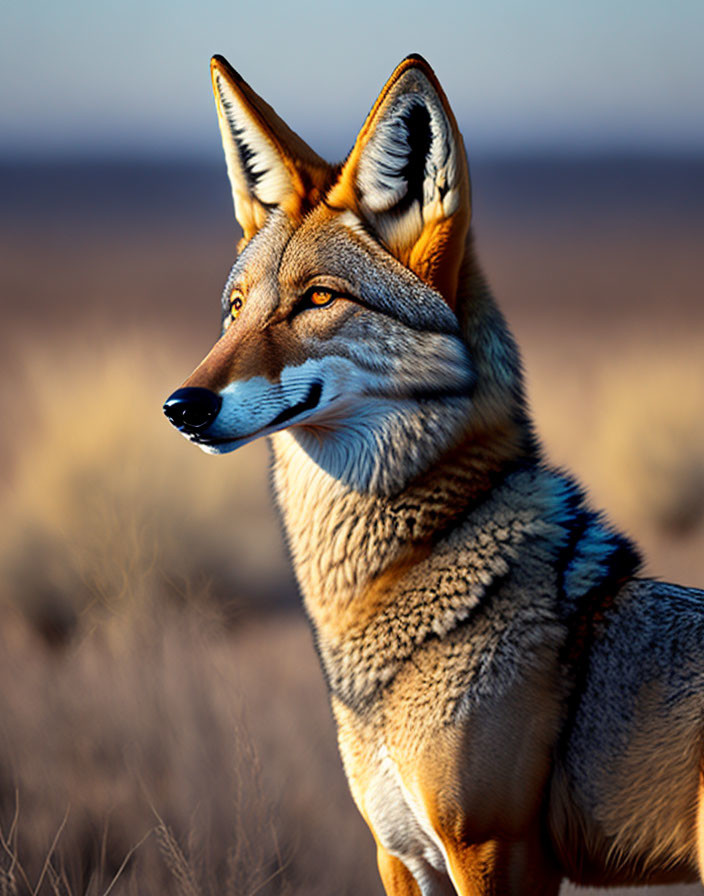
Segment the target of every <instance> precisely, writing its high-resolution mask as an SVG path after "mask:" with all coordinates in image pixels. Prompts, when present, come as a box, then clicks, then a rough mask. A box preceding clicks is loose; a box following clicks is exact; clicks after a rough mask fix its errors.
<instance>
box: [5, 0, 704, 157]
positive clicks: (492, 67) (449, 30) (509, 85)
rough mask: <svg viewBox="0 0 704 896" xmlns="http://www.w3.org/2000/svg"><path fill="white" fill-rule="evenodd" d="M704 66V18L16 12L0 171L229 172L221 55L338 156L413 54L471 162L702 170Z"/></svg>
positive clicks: (137, 4)
mask: <svg viewBox="0 0 704 896" xmlns="http://www.w3.org/2000/svg"><path fill="white" fill-rule="evenodd" d="M703 48H704V0H670V2H668V0H657V2H656V0H585V2H576V0H562V2H556V0H530V2H523V0H509V2H491V0H483V2H481V3H479V2H471V0H469V2H467V0H464V2H460V0H425V2H416V0H407V2H405V3H400V2H390V3H383V2H381V0H375V2H372V0H358V2H356V3H348V4H334V3H332V2H329V3H323V2H322V0H310V2H304V0H301V2H288V3H282V2H271V0H270V2H266V0H250V2H246V3H244V2H239V0H203V2H200V3H196V2H192V0H171V2H168V3H167V2H162V0H120V2H116V0H102V2H101V0H53V2H52V0H10V2H9V5H8V2H7V0H6V2H5V4H4V11H3V13H2V22H1V27H0V141H1V143H0V154H2V155H7V154H8V153H13V152H16V151H19V152H26V151H31V152H32V153H33V154H36V155H42V156H56V155H59V154H67V153H68V154H74V153H76V152H80V153H83V154H90V153H92V152H95V151H98V152H101V153H109V154H111V155H121V154H125V153H130V154H135V153H136V154H147V155H150V156H157V157H158V156H162V155H164V156H165V155H174V156H181V155H188V154H198V155H200V156H203V157H206V158H213V159H214V158H218V157H219V152H220V149H219V137H218V134H217V128H216V123H215V115H214V109H213V103H212V98H211V94H210V83H209V76H208V60H209V57H210V55H211V54H212V53H215V52H218V53H222V54H223V55H225V56H227V57H228V59H229V60H230V61H231V63H232V64H233V65H234V66H235V68H237V69H238V70H239V71H240V72H241V74H242V75H243V76H244V77H245V78H246V79H247V80H248V81H249V82H250V83H251V84H252V86H253V87H254V88H255V89H256V90H257V91H258V92H259V93H261V94H262V95H263V96H264V97H265V98H266V99H267V101H269V102H270V103H271V104H272V105H273V106H274V107H275V108H276V109H277V111H278V112H279V113H280V114H281V115H282V116H283V117H284V118H286V119H287V121H288V122H289V124H290V125H291V126H292V127H293V128H294V129H295V130H297V131H299V132H300V133H301V134H302V136H303V137H304V138H306V139H307V140H309V142H311V143H312V144H314V145H315V146H316V148H319V149H320V150H321V151H322V152H323V154H327V155H329V156H337V155H343V154H344V153H345V151H346V150H347V149H348V148H349V145H350V144H351V142H352V140H353V139H354V135H355V133H356V130H357V129H358V127H359V125H360V124H361V122H362V120H363V119H364V116H365V114H366V112H367V110H368V109H369V107H370V105H371V103H372V102H373V100H374V98H375V97H376V94H377V93H378V91H379V89H380V88H381V86H382V85H383V83H384V80H385V79H386V77H387V76H388V75H389V73H390V72H391V70H392V69H393V67H394V65H395V64H396V63H397V62H399V61H400V60H401V59H402V58H403V57H404V56H405V55H407V54H408V53H410V52H420V53H422V54H423V55H424V56H425V57H426V58H427V59H428V61H429V62H430V63H431V65H432V66H433V67H434V68H435V70H436V72H437V74H438V76H439V78H440V80H441V82H442V83H443V86H444V87H445V90H446V92H447V94H448V96H449V98H450V101H451V103H452V105H453V107H454V109H455V112H456V114H457V117H458V119H459V121H460V125H461V127H462V130H463V132H464V135H465V138H466V141H467V143H468V146H469V148H470V150H471V149H474V150H475V151H478V152H489V151H496V150H499V151H506V152H516V151H521V150H525V149H528V150H542V149H552V148H557V149H566V150H576V151H589V150H591V149H595V148H596V149H617V150H618V149H622V150H623V149H625V150H634V149H635V150H641V151H643V152H652V151H668V150H674V151H682V150H684V151H694V152H702V151H704V49H703Z"/></svg>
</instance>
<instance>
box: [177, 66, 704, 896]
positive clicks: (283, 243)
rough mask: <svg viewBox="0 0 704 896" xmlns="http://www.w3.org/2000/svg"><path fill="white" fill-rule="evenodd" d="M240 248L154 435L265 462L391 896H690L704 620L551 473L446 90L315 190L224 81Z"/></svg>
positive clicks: (330, 168) (692, 601)
mask: <svg viewBox="0 0 704 896" xmlns="http://www.w3.org/2000/svg"><path fill="white" fill-rule="evenodd" d="M211 70H212V79H213V87H214V91H215V99H216V104H217V111H218V119H219V124H220V130H221V133H222V140H223V144H224V150H225V157H226V161H227V170H228V174H229V179H230V182H231V186H232V194H233V197H234V204H235V213H236V217H237V220H238V221H239V223H240V225H241V227H242V231H243V237H242V241H241V242H240V244H239V246H238V252H239V254H238V256H237V259H236V261H235V264H234V267H233V268H232V271H231V273H230V275H229V278H228V280H227V283H226V285H225V290H224V293H223V297H222V322H223V326H222V335H221V337H220V339H219V341H218V342H217V343H216V344H215V347H214V348H213V349H212V351H211V352H210V354H208V356H207V357H206V358H205V360H204V361H203V362H202V363H201V364H200V366H199V367H198V368H197V369H196V370H195V372H194V373H193V374H192V375H191V376H190V377H189V378H188V379H187V380H186V382H185V383H184V385H183V387H182V388H180V389H178V390H177V391H176V392H174V393H173V395H171V396H170V397H169V398H168V399H167V401H166V404H165V406H164V408H165V413H166V415H167V416H168V418H169V419H170V421H171V422H172V423H173V424H174V425H175V426H176V427H177V428H178V429H179V430H180V431H181V432H182V433H183V434H184V435H185V436H186V437H187V438H188V439H190V440H191V441H192V442H194V443H195V444H196V445H198V446H200V447H201V448H203V449H204V450H205V451H207V452H210V453H212V454H223V453H225V452H228V451H232V450H233V449H235V448H237V447H238V446H240V445H243V444H245V443H246V442H249V441H251V440H252V439H255V438H259V437H260V436H264V435H268V436H270V437H271V446H272V457H273V480H274V487H275V492H276V496H277V499H278V502H279V505H280V508H281V512H282V516H283V522H284V525H285V529H286V534H287V537H288V543H289V546H290V550H291V555H292V559H293V564H294V566H295V570H296V574H297V577H298V582H299V584H300V588H301V591H302V593H303V597H304V602H305V608H306V611H307V613H308V615H309V617H310V621H311V623H312V626H313V630H314V633H315V641H316V645H317V649H318V652H319V655H320V662H321V665H322V668H323V673H324V675H325V678H326V680H327V684H328V687H329V691H330V698H331V701H332V708H333V713H334V716H335V719H336V722H337V727H338V737H339V747H340V752H341V754H342V759H343V763H344V767H345V772H346V774H347V778H348V780H349V785H350V789H351V791H352V795H353V797H354V800H355V802H356V804H357V806H358V808H359V810H360V812H361V813H362V815H363V816H364V818H365V820H366V821H367V823H368V825H369V827H370V828H371V831H372V834H373V836H374V839H375V841H376V845H377V855H378V865H379V871H380V874H381V878H382V881H383V884H384V887H385V889H386V892H387V893H388V894H394V896H400V894H419V893H420V894H423V896H430V894H451V893H459V894H463V896H466V894H470V893H471V894H521V893H526V894H528V893H529V894H538V893H541V894H554V893H557V891H558V889H559V886H560V881H561V879H562V878H563V877H567V878H569V879H571V880H573V881H575V882H577V883H580V884H591V885H606V886H608V885H614V884H625V883H628V884H631V883H647V884H651V883H658V882H660V883H661V882H674V881H696V880H699V879H700V878H701V876H702V873H703V872H704V800H703V799H702V792H703V791H702V768H703V765H702V752H703V751H702V733H703V728H704V659H703V657H704V653H703V651H704V592H702V591H696V590H693V589H689V588H681V587H677V586H675V585H669V584H665V583H662V582H658V581H655V580H650V579H645V578H641V577H639V576H638V570H639V556H638V553H637V550H636V549H635V547H634V546H633V545H632V544H631V543H630V542H629V541H628V540H627V539H626V538H624V537H623V536H622V535H621V534H619V533H618V532H616V531H614V530H613V529H612V528H611V527H610V526H609V525H608V524H607V523H606V522H605V520H604V519H603V518H602V516H601V515H600V514H599V513H597V512H595V511H594V510H593V509H591V507H590V506H589V505H588V503H587V501H586V499H585V496H584V493H583V492H582V490H581V489H580V487H579V486H578V485H577V484H576V482H575V481H574V480H572V479H571V478H570V477H568V476H566V475H565V474H564V473H562V472H559V471H556V470H554V469H552V468H551V467H550V466H548V465H547V464H546V462H545V460H544V457H543V455H542V453H541V449H540V446H539V444H538V442H537V439H536V437H535V435H534V432H533V429H532V425H531V421H530V418H529V415H528V411H527V406H526V402H525V398H524V390H523V383H522V377H521V366H520V361H519V355H518V351H517V348H516V345H515V343H514V341H513V339H512V337H511V334H510V333H509V330H508V328H507V326H506V323H505V321H504V319H503V317H502V315H501V313H500V312H499V310H498V309H497V307H496V305H495V304H494V301H493V299H492V297H491V294H490V292H489V290H488V288H487V286H486V283H485V281H484V279H483V278H482V274H481V272H480V269H479V267H478V264H477V260H476V257H475V249H474V244H473V240H472V235H471V230H470V214H471V203H470V181H469V173H468V167H467V160H466V156H465V150H464V145H463V142H462V137H461V135H460V132H459V130H458V128H457V123H456V121H455V118H454V116H453V113H452V111H451V109H450V107H449V105H448V102H447V99H446V98H445V95H444V93H443V91H442V88H441V87H440V85H439V83H438V81H437V79H436V77H435V75H434V73H433V71H432V69H431V68H430V67H429V65H428V64H427V63H426V62H425V61H424V60H423V59H422V58H421V57H419V56H409V57H408V58H407V59H405V60H404V61H403V62H402V63H401V64H400V65H399V66H398V67H397V68H396V70H395V71H394V72H393V74H392V75H391V78H390V79H389V81H388V82H387V84H386V85H385V87H384V88H383V90H382V92H381V95H380V96H379V98H378V99H377V101H376V103H375V104H374V106H373V108H372V110H371V112H370V113H369V116H368V118H367V120H366V122H365V124H364V126H363V128H362V130H361V132H360V134H359V136H358V138H357V140H356V142H355V144H354V147H353V149H352V150H351V152H350V154H349V156H348V157H347V159H346V160H345V161H344V162H343V163H342V164H340V165H330V164H328V163H326V162H325V161H324V160H323V159H322V158H320V157H319V156H318V155H317V154H316V153H315V152H313V150H311V149H310V148H309V147H308V146H307V145H306V144H305V143H304V142H303V141H302V140H301V138H300V137H298V135H297V134H295V133H294V132H293V131H291V130H290V129H289V128H288V127H287V125H285V124H284V122H283V121H282V120H281V119H280V118H279V117H278V116H277V115H276V113H275V112H274V110H273V109H272V108H271V107H270V106H268V105H267V104H266V103H265V102H264V101H263V100H262V99H261V98H260V97H259V96H258V95H257V94H256V93H255V92H254V91H253V90H252V88H251V87H250V86H249V85H248V84H247V83H246V82H245V81H243V80H242V78H241V77H240V76H239V75H238V74H237V73H236V72H235V71H234V70H233V69H232V68H231V67H230V65H229V64H228V63H227V62H226V61H225V60H224V59H223V58H222V57H219V56H216V57H215V58H214V59H213V60H212V65H211Z"/></svg>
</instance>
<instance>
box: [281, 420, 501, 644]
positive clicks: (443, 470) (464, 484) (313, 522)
mask: <svg viewBox="0 0 704 896" xmlns="http://www.w3.org/2000/svg"><path fill="white" fill-rule="evenodd" d="M517 439H518V434H517V433H507V432H504V433H495V432H492V433H490V434H489V433H487V434H486V437H485V438H480V439H478V438H477V436H476V434H474V435H472V436H471V437H469V438H467V439H466V440H464V441H463V442H462V443H461V445H459V446H458V447H456V448H455V449H454V450H452V451H451V452H449V453H448V454H446V455H445V456H444V457H443V458H442V460H441V461H440V462H438V463H437V464H436V465H435V466H433V467H432V468H431V469H430V470H429V471H427V472H426V473H424V474H423V475H422V476H420V477H418V478H416V479H415V480H414V481H413V482H412V483H411V484H409V485H408V486H407V487H406V488H405V489H404V490H402V491H401V492H400V493H399V494H397V495H394V496H391V497H383V496H378V495H372V494H365V493H360V492H356V491H355V490H354V489H352V488H350V487H349V486H346V485H344V484H343V483H341V482H340V481H339V480H337V479H335V478H334V477H333V476H331V475H330V474H328V473H326V472H325V470H323V469H322V468H321V467H320V466H318V464H317V463H316V462H315V461H314V460H313V459H312V458H311V457H310V456H309V455H308V454H307V453H306V451H305V450H304V449H303V448H301V446H300V445H299V444H298V442H297V440H296V438H295V436H293V435H292V434H291V433H290V432H287V431H284V432H282V433H278V434H277V435H276V436H274V437H273V439H272V443H273V451H274V486H275V490H276V494H277V498H278V502H279V505H280V507H281V511H282V516H283V522H284V526H285V529H286V533H287V536H288V543H289V546H290V549H291V554H292V559H293V564H294V568H295V571H296V576H297V578H298V582H299V585H300V587H301V590H302V592H303V596H304V600H305V603H306V609H307V611H308V613H309V615H310V616H311V618H312V620H313V621H314V623H315V625H316V627H318V628H321V629H325V628H326V627H327V626H328V625H330V626H333V627H334V628H335V629H336V630H338V631H339V629H340V626H341V624H342V626H343V627H344V621H343V620H344V619H345V616H346V614H347V613H350V614H351V617H354V618H355V621H356V622H359V612H360V607H359V604H358V601H357V600H356V598H358V597H359V596H360V595H362V594H366V595H367V596H369V595H370V594H372V595H373V594H376V595H377V598H376V599H372V600H371V601H365V605H366V606H367V607H368V609H369V612H370V613H373V612H374V607H375V606H377V604H378V603H379V602H380V601H381V602H383V592H384V591H385V590H386V589H385V587H384V586H385V585H386V584H387V583H388V584H390V583H391V582H392V581H393V579H394V578H396V576H398V575H400V574H401V573H402V572H403V571H405V570H406V569H408V568H409V567H410V566H412V565H414V564H415V563H417V562H418V561H420V560H422V559H424V558H425V557H426V556H427V555H428V554H429V553H430V550H431V548H432V545H433V544H434V543H436V542H437V540H438V539H439V538H440V537H441V536H442V534H443V533H444V532H446V531H448V530H449V529H450V528H452V526H453V525H454V524H455V523H456V522H457V521H458V520H459V519H461V518H462V517H463V516H464V515H465V514H466V513H467V512H468V510H469V509H470V508H471V507H472V505H473V504H474V503H476V501H477V500H478V499H479V498H480V497H481V496H482V495H484V494H485V493H487V492H488V491H489V490H490V488H491V487H492V486H493V485H494V484H495V483H496V481H497V479H498V477H499V476H500V475H501V473H500V471H502V470H504V471H505V470H506V469H508V468H509V467H510V466H511V461H512V460H515V458H516V440H517ZM489 444H491V445H492V450H491V452H490V451H489V449H488V447H487V446H488V445H489ZM497 446H498V450H497ZM502 449H503V450H502Z"/></svg>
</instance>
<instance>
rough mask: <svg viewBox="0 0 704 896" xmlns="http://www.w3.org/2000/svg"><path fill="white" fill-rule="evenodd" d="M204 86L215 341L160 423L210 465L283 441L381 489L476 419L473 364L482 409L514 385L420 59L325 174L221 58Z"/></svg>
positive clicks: (458, 175)
mask: <svg viewBox="0 0 704 896" xmlns="http://www.w3.org/2000/svg"><path fill="white" fill-rule="evenodd" d="M211 71H212V79H213V88H214V92H215V100H216V104H217V111H218V119H219V124H220V131H221V134H222V141H223V146H224V150H225V157H226V160H227V170H228V174H229V178H230V183H231V186H232V195H233V198H234V205H235V214H236V217H237V220H238V222H239V223H240V225H241V227H242V231H243V237H242V240H241V242H240V244H239V247H238V250H239V254H238V257H237V259H236V261H235V264H234V266H233V268H232V270H231V272H230V276H229V278H228V280H227V283H226V285H225V289H224V292H223V296H222V335H221V338H220V339H219V341H218V342H217V343H216V345H215V346H214V348H213V349H212V351H211V352H210V354H208V356H207V357H206V358H205V360H204V361H203V362H202V363H201V364H200V365H199V367H198V368H197V369H196V370H195V371H194V373H193V374H192V375H191V376H190V377H189V378H188V380H186V382H185V383H184V385H183V387H182V388H180V389H178V390H177V391H176V392H174V394H173V395H171V396H170V398H169V399H168V400H167V402H166V404H165V406H164V410H165V413H166V415H167V416H168V418H169V419H170V420H171V422H172V423H173V424H174V425H175V426H176V427H177V428H178V429H179V430H180V431H181V432H182V433H183V434H184V435H185V436H186V437H187V438H188V439H190V440H191V441H193V442H194V443H196V444H197V445H199V446H200V447H201V448H203V449H204V450H205V451H208V452H211V453H217V454H219V453H223V452H227V451H231V450H233V449H234V448H237V447H238V446H240V445H243V444H245V443H246V442H249V441H251V440H252V439H255V438H258V437H259V436H263V435H267V434H271V433H276V432H277V431H279V430H283V429H288V430H289V431H290V435H291V436H292V437H293V438H295V440H296V441H297V442H298V444H299V445H300V447H302V448H303V449H304V450H305V451H306V452H307V453H308V454H309V455H310V456H311V457H312V458H314V459H315V461H316V462H317V463H318V464H319V465H320V466H322V467H323V468H324V469H325V470H327V471H328V472H329V473H330V474H331V475H333V476H335V477H336V478H338V479H342V480H344V481H346V482H347V483H348V484H351V485H353V486H355V487H358V488H372V489H375V490H376V489H386V488H391V487H395V486H397V485H398V481H399V477H401V471H403V476H405V477H406V478H408V477H409V476H412V475H413V474H414V473H418V472H419V471H420V470H421V469H422V468H423V466H424V465H425V466H427V464H428V463H429V460H430V458H431V457H432V456H434V455H437V453H438V452H440V453H441V452H442V451H444V450H448V449H449V448H451V447H452V446H453V444H455V443H456V442H457V441H458V440H459V439H460V438H461V437H462V436H464V435H466V432H467V428H468V426H470V425H472V423H473V422H474V423H476V421H477V420H478V419H480V418H481V417H482V416H483V417H484V419H486V416H487V407H483V406H482V402H481V401H479V403H478V404H477V386H478V374H479V373H480V370H479V368H480V367H481V362H482V359H483V361H484V366H485V367H489V368H491V370H490V371H489V373H488V374H487V376H485V377H484V379H485V380H486V382H485V383H484V384H483V386H482V389H483V392H484V393H485V394H488V391H489V392H490V391H491V389H492V388H493V390H494V393H497V390H498V391H500V390H502V389H503V390H504V391H506V390H508V393H510V392H511V390H513V391H514V392H515V391H516V388H515V386H516V382H517V381H518V377H519V374H518V370H517V363H516V359H515V352H514V349H513V347H512V343H511V342H510V338H509V339H508V342H507V340H506V339H504V338H503V337H502V338H497V333H498V332H499V331H501V320H500V317H499V316H498V312H496V311H495V309H493V305H487V301H489V303H490V300H488V294H486V290H483V289H482V288H481V284H480V282H479V279H478V278H479V275H478V273H477V271H476V269H475V267H474V265H473V260H472V259H473V256H472V252H471V239H470V230H469V224H470V216H471V213H470V185H469V174H468V170H467V162H466V156H465V151H464V147H463V143H462V137H461V135H460V133H459V130H458V128H457V123H456V122H455V119H454V116H453V114H452V111H451V110H450V107H449V105H448V103H447V100H446V98H445V95H444V93H443V91H442V88H441V87H440V85H439V83H438V81H437V79H436V77H435V75H434V73H433V71H432V70H431V69H430V67H429V66H428V64H427V63H426V62H425V61H424V60H423V59H421V58H420V57H418V56H410V57H409V58H407V59H406V60H404V61H403V62H402V63H401V64H400V65H399V66H398V67H397V68H396V70H395V71H394V73H393V74H392V76H391V78H390V79H389V81H388V82H387V84H386V86H385V87H384V89H383V91H382V93H381V95H380V96H379V98H378V100H377V101H376V103H375V105H374V107H373V108H372V110H371V112H370V113H369V116H368V118H367V120H366V122H365V124H364V127H363V128H362V130H361V132H360V134H359V136H358V138H357V140H356V142H355V145H354V147H353V149H352V151H351V152H350V154H349V156H348V157H347V159H346V161H345V162H344V163H343V164H341V165H337V166H333V165H329V164H328V163H326V162H325V161H324V160H323V159H321V158H320V157H319V156H318V155H316V153H314V152H313V150H311V149H310V148H309V147H308V146H307V145H306V144H305V143H304V142H303V141H302V140H301V139H300V137H298V136H297V135H296V134H295V133H293V131H291V130H290V129H289V128H288V127H287V126H286V125H285V124H284V122H283V121H282V120H281V119H280V118H279V117H278V116H277V115H276V113H275V112H274V110H273V109H272V108H271V107H270V106H268V105H267V104H266V103H265V102H264V101H263V100H262V99H261V98H260V97H259V96H257V94H256V93H255V92H254V91H253V90H252V89H251V87H249V85H248V84H246V83H245V82H244V81H243V80H242V79H241V78H240V77H239V75H238V74H237V73H236V72H235V71H234V70H233V69H232V68H231V67H230V66H229V64H228V63H227V62H226V61H225V60H224V59H223V58H222V57H219V56H216V57H214V58H213V60H212V63H211ZM467 283H471V291H472V292H473V295H474V298H473V301H472V302H468V301H467V300H466V293H467V289H468V287H467ZM478 284H479V285H478ZM487 308H491V309H493V310H491V311H490V314H489V317H487V314H486V313H481V314H479V313H478V312H479V310H480V309H483V312H486V310H487ZM502 332H503V331H502ZM480 335H481V340H480V341H481V348H479V349H477V350H476V351H475V347H474V345H473V343H474V342H476V340H477V338H478V337H479V336H480ZM475 355H476V357H475ZM478 361H479V362H480V363H479V366H478ZM502 368H503V369H504V370H505V371H507V373H506V374H505V375H503V376H502V374H501V370H502ZM489 380H491V382H492V383H493V386H492V385H491V384H490V383H489ZM487 390H488V391H487ZM480 398H481V394H480ZM499 403H500V402H498V403H497V402H496V401H495V402H494V406H497V404H499ZM484 405H486V402H484ZM392 469H395V470H396V472H392Z"/></svg>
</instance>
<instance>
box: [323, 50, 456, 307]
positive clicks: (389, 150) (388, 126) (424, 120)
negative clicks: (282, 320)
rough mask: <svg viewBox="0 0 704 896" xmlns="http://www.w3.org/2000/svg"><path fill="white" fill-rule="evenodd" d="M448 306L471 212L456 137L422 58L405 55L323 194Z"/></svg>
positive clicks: (448, 111) (449, 112) (452, 298)
mask: <svg viewBox="0 0 704 896" xmlns="http://www.w3.org/2000/svg"><path fill="white" fill-rule="evenodd" d="M327 201H328V203H329V204H330V205H333V206H337V207H342V208H348V209H352V210H353V211H354V212H355V213H356V214H358V215H359V216H360V217H361V218H362V219H363V220H364V221H365V222H366V223H367V224H368V225H370V226H371V228H372V230H373V231H374V232H375V233H376V234H377V235H378V236H379V237H380V238H381V240H382V241H383V243H384V244H385V245H386V247H387V248H388V249H389V250H390V251H391V253H392V254H393V255H394V256H395V257H396V258H398V259H399V260H400V261H401V262H403V263H404V264H405V265H407V266H408V267H409V268H410V269H411V270H412V271H414V273H415V274H417V276H418V277H420V278H421V279H422V280H424V281H425V282H426V283H428V284H429V285H431V286H433V287H434V288H435V289H437V290H438V291H439V292H440V293H441V294H442V295H443V297H444V298H445V300H446V301H447V303H448V304H449V305H450V306H451V307H453V308H454V305H455V298H456V292H457V279H458V275H459V267H460V264H461V262H462V258H463V256H464V249H465V242H466V237H467V232H468V230H469V221H470V217H471V205H470V186H469V172H468V169H467V159H466V156H465V151H464V144H463V142H462V136H461V134H460V132H459V129H458V127H457V122H456V121H455V117H454V115H453V114H452V110H451V109H450V106H449V104H448V102H447V99H446V97H445V94H444V93H443V90H442V88H441V87H440V84H439V82H438V80H437V78H436V77H435V74H434V72H433V70H432V69H431V68H430V66H429V65H428V63H427V62H426V61H425V60H424V59H422V58H421V57H420V56H409V57H408V58H407V59H405V60H404V61H403V62H402V63H401V64H400V65H399V66H398V67H397V68H396V70H395V71H394V73H393V74H392V75H391V77H390V78H389V80H388V82H387V84H386V86H385V87H384V89H383V90H382V92H381V94H380V96H379V98H378V100H377V101H376V103H375V104H374V107H373V108H372V110H371V112H370V113H369V115H368V117H367V120H366V122H365V124H364V127H363V128H362V130H361V131H360V134H359V136H358V137H357V141H356V143H355V145H354V148H353V149H352V152H351V153H350V155H349V157H348V159H347V161H346V162H345V165H344V167H343V170H342V173H341V175H340V179H339V180H338V182H337V183H336V184H335V186H334V187H333V189H332V191H331V192H330V193H329V194H328V199H327Z"/></svg>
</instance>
